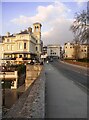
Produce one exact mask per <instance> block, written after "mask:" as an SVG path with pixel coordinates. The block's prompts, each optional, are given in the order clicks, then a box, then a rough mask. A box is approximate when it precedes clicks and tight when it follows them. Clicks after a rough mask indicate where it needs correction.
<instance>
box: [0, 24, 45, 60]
mask: <svg viewBox="0 0 89 120" xmlns="http://www.w3.org/2000/svg"><path fill="white" fill-rule="evenodd" d="M41 26H42V25H41V24H40V23H34V24H33V28H34V29H33V31H32V28H31V27H29V28H28V29H26V30H24V31H21V32H20V33H17V34H12V35H11V34H10V33H9V32H7V34H6V35H5V36H2V43H0V58H1V59H3V60H10V61H13V60H14V62H16V61H23V60H30V59H34V58H35V59H36V58H38V59H39V58H40V55H41V52H42V46H43V42H42V41H41Z"/></svg>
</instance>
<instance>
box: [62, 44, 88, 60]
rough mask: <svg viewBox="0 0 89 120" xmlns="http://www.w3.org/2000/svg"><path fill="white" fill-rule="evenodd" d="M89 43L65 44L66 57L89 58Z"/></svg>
mask: <svg viewBox="0 0 89 120" xmlns="http://www.w3.org/2000/svg"><path fill="white" fill-rule="evenodd" d="M88 54H89V44H74V43H70V42H68V43H65V44H64V59H84V58H89V57H88Z"/></svg>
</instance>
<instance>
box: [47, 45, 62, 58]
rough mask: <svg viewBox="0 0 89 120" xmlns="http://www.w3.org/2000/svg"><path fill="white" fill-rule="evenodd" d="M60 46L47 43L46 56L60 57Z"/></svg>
mask: <svg viewBox="0 0 89 120" xmlns="http://www.w3.org/2000/svg"><path fill="white" fill-rule="evenodd" d="M60 52H61V47H60V45H48V46H47V56H48V57H56V58H60Z"/></svg>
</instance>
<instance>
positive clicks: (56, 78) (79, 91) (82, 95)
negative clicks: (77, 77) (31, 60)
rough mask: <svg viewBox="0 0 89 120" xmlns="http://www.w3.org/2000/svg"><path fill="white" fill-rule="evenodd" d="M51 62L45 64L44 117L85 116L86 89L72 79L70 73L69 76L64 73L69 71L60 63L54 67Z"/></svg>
mask: <svg viewBox="0 0 89 120" xmlns="http://www.w3.org/2000/svg"><path fill="white" fill-rule="evenodd" d="M51 64H52V65H51ZM51 64H50V63H48V64H47V63H46V64H45V73H46V110H45V111H46V118H87V92H86V90H84V89H83V88H81V87H80V86H79V85H77V84H76V83H75V82H74V81H73V80H72V78H73V76H72V75H71V73H70V74H68V75H69V77H67V76H66V75H65V74H67V73H69V71H67V69H65V68H62V65H63V64H61V63H60V64H61V65H60V66H59V69H57V66H58V64H59V63H57V65H56V67H55V66H54V63H51ZM64 66H65V65H64ZM61 69H62V71H61ZM71 70H72V69H71ZM76 74H79V73H76ZM70 75H71V78H70Z"/></svg>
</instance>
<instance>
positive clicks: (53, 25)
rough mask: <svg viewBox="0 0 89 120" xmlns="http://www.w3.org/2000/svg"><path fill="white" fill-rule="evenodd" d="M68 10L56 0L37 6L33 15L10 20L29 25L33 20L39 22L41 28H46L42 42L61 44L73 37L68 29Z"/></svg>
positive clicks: (69, 21) (69, 23) (69, 22)
mask: <svg viewBox="0 0 89 120" xmlns="http://www.w3.org/2000/svg"><path fill="white" fill-rule="evenodd" d="M70 11H71V10H70V9H68V8H67V7H66V6H65V5H64V4H63V3H61V2H58V1H56V2H55V3H53V4H50V5H48V6H38V8H37V14H36V15H35V16H30V17H27V16H23V15H21V16H19V18H14V19H13V20H11V22H13V23H15V24H17V25H24V24H26V25H31V24H33V23H34V22H41V23H42V29H43V30H44V29H45V30H47V31H44V32H42V40H43V42H44V44H52V43H55V44H57V43H58V44H63V43H64V42H66V41H69V40H72V39H73V37H72V34H71V32H70V31H69V27H70V25H71V20H70V19H67V18H68V13H70ZM29 23H30V24H29ZM47 28H48V29H47Z"/></svg>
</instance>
